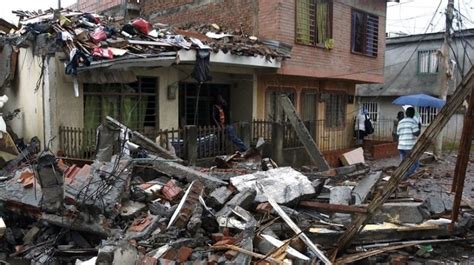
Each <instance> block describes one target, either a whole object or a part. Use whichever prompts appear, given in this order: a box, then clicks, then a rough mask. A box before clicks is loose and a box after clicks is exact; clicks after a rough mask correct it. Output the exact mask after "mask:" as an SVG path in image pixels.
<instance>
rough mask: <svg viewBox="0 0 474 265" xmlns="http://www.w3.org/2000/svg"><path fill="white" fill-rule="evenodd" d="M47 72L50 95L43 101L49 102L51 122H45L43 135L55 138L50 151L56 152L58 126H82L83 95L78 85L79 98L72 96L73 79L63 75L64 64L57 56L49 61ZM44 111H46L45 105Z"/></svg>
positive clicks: (80, 86) (57, 146)
mask: <svg viewBox="0 0 474 265" xmlns="http://www.w3.org/2000/svg"><path fill="white" fill-rule="evenodd" d="M48 70H49V89H50V91H49V92H50V93H49V98H46V97H45V100H48V101H49V102H50V112H51V115H50V117H51V118H50V119H51V122H50V123H48V122H45V125H46V126H45V127H46V128H45V131H46V132H45V134H46V135H51V136H52V137H54V136H56V139H55V140H54V141H53V142H52V150H55V151H56V150H57V149H58V148H59V126H71V127H76V128H82V127H83V126H84V115H83V113H84V95H83V90H82V85H80V84H79V97H75V96H74V85H73V79H72V77H71V76H67V75H65V74H64V63H63V62H62V61H60V60H59V59H58V56H56V57H54V58H51V59H50V61H49V69H48ZM45 96H47V94H45ZM45 110H48V108H47V105H46V104H45ZM47 116H48V115H45V117H46V118H48V117H47Z"/></svg>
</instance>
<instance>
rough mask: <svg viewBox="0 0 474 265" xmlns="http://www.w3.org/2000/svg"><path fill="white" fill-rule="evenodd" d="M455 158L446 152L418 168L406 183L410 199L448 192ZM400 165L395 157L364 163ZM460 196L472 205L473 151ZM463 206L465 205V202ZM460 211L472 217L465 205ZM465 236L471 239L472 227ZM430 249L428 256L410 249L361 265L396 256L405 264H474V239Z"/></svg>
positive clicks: (471, 211)
mask: <svg viewBox="0 0 474 265" xmlns="http://www.w3.org/2000/svg"><path fill="white" fill-rule="evenodd" d="M456 159H457V152H456V151H452V152H446V153H445V154H444V155H443V156H442V158H441V159H440V160H438V161H434V162H431V163H427V164H424V165H421V166H420V168H419V169H418V171H417V173H418V174H415V175H414V176H413V177H411V178H409V179H408V180H407V182H408V183H409V184H410V185H409V194H410V196H413V197H414V198H418V199H424V197H425V196H427V195H429V194H433V193H440V192H449V191H450V190H451V185H452V181H453V175H454V169H455V166H456ZM399 163H400V158H398V157H394V158H388V159H382V160H378V161H367V164H369V165H370V166H371V167H372V168H373V169H382V168H386V167H396V166H398V165H399ZM463 195H464V198H463V200H464V201H467V200H472V202H473V203H474V152H471V153H470V161H469V164H468V168H467V172H466V181H465V185H464V192H463ZM463 204H464V205H465V204H466V203H463ZM463 209H464V210H463V212H464V214H465V215H470V214H473V215H472V216H474V210H469V208H468V207H467V206H466V207H464V208H463ZM465 236H466V237H473V236H474V230H473V227H471V230H470V231H469V232H468V233H467V234H466V235H465ZM430 247H431V251H429V253H420V252H423V251H420V249H419V248H417V247H411V248H405V249H403V250H400V251H395V252H391V253H385V254H382V255H379V256H376V257H374V258H373V259H371V260H366V261H365V262H364V263H365V264H367V262H368V263H370V264H377V263H379V262H381V263H382V264H383V263H385V262H387V261H389V262H390V260H391V259H396V257H404V258H406V262H408V264H474V240H470V241H462V242H457V243H442V244H431V245H429V246H428V248H430ZM385 264H386V263H385ZM394 264H395V263H394ZM401 264H404V263H401Z"/></svg>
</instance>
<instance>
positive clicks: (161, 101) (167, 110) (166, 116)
mask: <svg viewBox="0 0 474 265" xmlns="http://www.w3.org/2000/svg"><path fill="white" fill-rule="evenodd" d="M134 72H135V73H136V74H137V75H139V76H150V77H152V76H156V77H158V80H159V83H158V85H159V94H158V106H159V127H160V129H171V128H177V127H178V125H179V104H178V99H179V93H176V99H172V100H170V99H168V85H171V84H174V83H177V82H178V81H179V79H178V78H179V72H178V70H176V69H175V68H172V67H166V68H155V69H139V70H135V71H134Z"/></svg>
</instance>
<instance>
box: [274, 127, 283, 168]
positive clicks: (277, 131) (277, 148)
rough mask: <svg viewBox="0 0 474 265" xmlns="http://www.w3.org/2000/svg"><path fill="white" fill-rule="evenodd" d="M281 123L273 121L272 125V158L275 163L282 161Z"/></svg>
mask: <svg viewBox="0 0 474 265" xmlns="http://www.w3.org/2000/svg"><path fill="white" fill-rule="evenodd" d="M283 134H284V128H283V124H281V123H279V122H275V123H273V125H272V159H273V160H274V161H275V162H276V163H277V164H282V163H283V162H284V158H283V138H284V135H283Z"/></svg>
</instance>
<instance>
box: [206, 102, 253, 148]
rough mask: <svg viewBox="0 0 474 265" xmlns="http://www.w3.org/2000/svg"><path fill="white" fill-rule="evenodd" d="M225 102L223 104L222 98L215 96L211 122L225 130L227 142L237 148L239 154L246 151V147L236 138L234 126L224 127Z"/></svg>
mask: <svg viewBox="0 0 474 265" xmlns="http://www.w3.org/2000/svg"><path fill="white" fill-rule="evenodd" d="M226 105H227V102H225V100H224V98H223V97H222V96H221V95H218V96H217V100H216V104H215V105H214V106H213V107H212V121H213V122H214V124H215V125H216V126H217V127H219V128H221V129H223V130H225V133H226V135H227V137H228V138H229V140H230V141H231V142H232V143H233V144H234V145H235V146H237V148H238V149H239V151H240V152H245V151H247V149H248V147H247V146H246V145H245V144H244V142H243V141H242V140H241V139H240V138H239V137H238V136H237V132H236V131H235V128H234V126H232V125H226V120H225V111H224V108H225V107H226Z"/></svg>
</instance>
